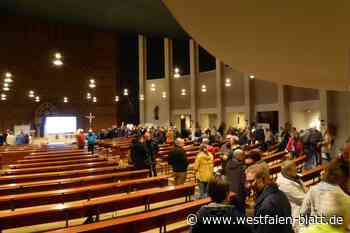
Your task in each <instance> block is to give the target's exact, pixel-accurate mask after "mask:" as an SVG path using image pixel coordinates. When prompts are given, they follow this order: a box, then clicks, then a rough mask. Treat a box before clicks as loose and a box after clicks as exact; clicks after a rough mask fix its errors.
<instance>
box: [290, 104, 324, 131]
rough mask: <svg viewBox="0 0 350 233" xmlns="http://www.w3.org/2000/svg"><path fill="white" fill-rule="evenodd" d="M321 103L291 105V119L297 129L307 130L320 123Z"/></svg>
mask: <svg viewBox="0 0 350 233" xmlns="http://www.w3.org/2000/svg"><path fill="white" fill-rule="evenodd" d="M320 116H321V112H320V101H319V100H313V101H296V102H290V103H289V119H290V120H291V123H292V125H293V126H294V127H296V128H297V129H307V128H310V127H312V126H314V125H315V124H319V123H320Z"/></svg>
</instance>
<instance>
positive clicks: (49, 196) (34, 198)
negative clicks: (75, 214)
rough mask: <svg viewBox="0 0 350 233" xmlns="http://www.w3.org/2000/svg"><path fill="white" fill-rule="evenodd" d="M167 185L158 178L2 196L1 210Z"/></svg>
mask: <svg viewBox="0 0 350 233" xmlns="http://www.w3.org/2000/svg"><path fill="white" fill-rule="evenodd" d="M167 185H168V176H158V177H149V178H142V179H136V180H126V181H122V182H111V183H106V184H98V185H89V186H84V187H77V188H69V189H59V190H52V191H43V192H35V193H26V194H18V195H7V196H0V210H6V209H11V210H15V209H17V208H24V207H29V206H37V205H47V204H53V203H67V202H71V201H76V200H83V199H88V200H90V199H92V198H95V197H101V196H107V195H112V194H118V193H123V192H131V191H135V190H140V189H147V188H155V187H164V186H167Z"/></svg>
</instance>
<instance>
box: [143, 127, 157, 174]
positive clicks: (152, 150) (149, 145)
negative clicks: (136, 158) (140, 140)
mask: <svg viewBox="0 0 350 233" xmlns="http://www.w3.org/2000/svg"><path fill="white" fill-rule="evenodd" d="M144 137H145V148H146V152H147V159H146V164H147V166H148V168H149V176H157V170H156V155H157V153H158V150H159V147H158V144H157V143H155V142H154V141H153V140H152V134H151V133H149V132H146V133H145V135H144Z"/></svg>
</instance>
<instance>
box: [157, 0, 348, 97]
mask: <svg viewBox="0 0 350 233" xmlns="http://www.w3.org/2000/svg"><path fill="white" fill-rule="evenodd" d="M163 2H164V3H165V5H166V6H167V7H168V9H169V10H170V11H171V13H172V14H173V16H174V17H175V18H176V20H177V21H178V22H179V23H180V24H181V26H182V27H183V28H184V29H185V30H186V31H187V32H188V33H189V35H190V36H191V37H193V38H194V39H195V40H196V41H197V42H199V44H201V46H202V47H204V48H206V49H207V50H208V51H209V52H210V53H211V54H213V55H215V56H216V57H218V58H219V59H221V60H223V61H224V62H225V63H227V64H229V65H230V66H232V67H234V68H235V69H238V70H240V71H243V72H246V73H247V74H254V75H255V76H256V77H257V78H258V79H263V80H270V81H273V82H278V83H283V84H288V85H292V86H300V87H309V88H319V89H328V90H345V91H349V90H350V31H349V24H350V14H349V12H350V1H346V0H333V1H317V0H309V1H305V0H287V1H280V0H265V1H261V0H220V1H203V0H190V1H189V0H163Z"/></svg>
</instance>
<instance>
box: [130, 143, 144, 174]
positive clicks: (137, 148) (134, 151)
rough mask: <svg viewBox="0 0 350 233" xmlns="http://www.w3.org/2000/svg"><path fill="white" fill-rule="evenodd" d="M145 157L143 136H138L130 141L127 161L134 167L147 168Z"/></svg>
mask: <svg viewBox="0 0 350 233" xmlns="http://www.w3.org/2000/svg"><path fill="white" fill-rule="evenodd" d="M146 159H147V151H146V148H145V145H144V138H143V136H139V137H138V138H137V139H134V140H133V141H132V143H131V148H130V156H129V163H130V164H132V165H134V167H135V169H138V170H141V169H147V165H146Z"/></svg>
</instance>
